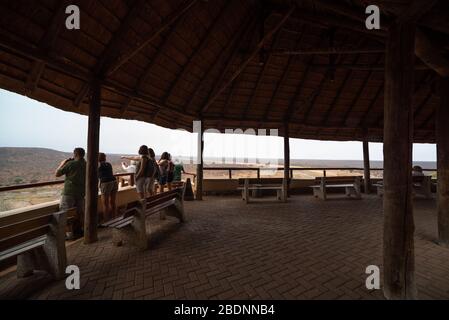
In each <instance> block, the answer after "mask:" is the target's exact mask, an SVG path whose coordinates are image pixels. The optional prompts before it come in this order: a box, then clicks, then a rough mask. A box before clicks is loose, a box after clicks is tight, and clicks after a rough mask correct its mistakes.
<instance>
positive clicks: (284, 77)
mask: <svg viewBox="0 0 449 320" xmlns="http://www.w3.org/2000/svg"><path fill="white" fill-rule="evenodd" d="M306 30H307V28H306V27H304V30H303V31H302V33H301V35H300V36H299V37H298V38H297V40H296V42H295V50H296V49H297V48H299V46H300V45H301V42H302V39H303V36H304V34H305V33H306ZM295 60H296V57H295V56H289V57H288V59H287V64H286V66H285V68H284V70H283V72H282V76H281V79H280V80H279V81H278V83H277V84H276V88H275V89H274V92H273V94H272V95H271V97H270V102H269V103H268V106H267V108H266V109H265V112H264V115H263V120H264V121H265V120H266V119H267V117H268V113H269V112H270V110H271V108H272V107H273V101H274V99H275V98H276V96H277V95H278V93H279V90H280V88H281V87H282V85H283V84H284V82H285V81H286V80H287V78H288V75H289V73H290V72H289V71H290V69H291V65H292V63H293V62H294V61H295ZM286 114H289V112H288V107H287V113H286ZM285 121H288V118H287V117H285Z"/></svg>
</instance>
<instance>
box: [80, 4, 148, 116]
mask: <svg viewBox="0 0 449 320" xmlns="http://www.w3.org/2000/svg"><path fill="white" fill-rule="evenodd" d="M147 5H148V3H147V2H146V1H145V0H136V1H135V2H134V3H133V6H132V7H131V9H130V10H129V12H128V13H127V14H126V16H125V18H124V19H123V22H122V23H121V24H120V26H119V29H118V30H117V31H116V32H114V35H113V36H112V38H111V40H109V42H108V44H107V45H106V47H105V48H104V50H103V53H102V55H101V56H100V57H99V58H98V60H97V62H96V64H95V66H94V68H93V72H94V74H96V75H98V77H104V75H105V73H106V72H107V70H108V64H110V63H111V62H110V61H111V60H113V59H114V56H116V55H117V52H119V50H120V44H121V41H122V40H123V37H124V35H125V34H126V33H127V32H128V31H129V29H130V27H131V23H132V22H133V21H134V20H135V19H136V17H137V16H138V15H139V13H140V12H141V11H142V10H144V8H145V7H146V6H147ZM89 87H90V83H85V84H84V85H83V87H82V88H81V90H80V92H79V93H78V96H77V97H76V99H75V102H74V105H75V106H76V107H79V106H80V105H81V103H82V102H83V100H84V98H85V96H86V95H87V93H88V92H89Z"/></svg>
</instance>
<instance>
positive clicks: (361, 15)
mask: <svg viewBox="0 0 449 320" xmlns="http://www.w3.org/2000/svg"><path fill="white" fill-rule="evenodd" d="M313 2H314V3H316V4H317V5H318V6H320V7H322V8H323V9H326V10H328V11H330V12H332V13H334V14H336V15H338V16H343V17H346V18H349V19H352V20H355V21H357V22H361V23H363V25H364V24H365V20H366V15H365V12H364V11H362V10H357V9H355V8H354V7H352V6H350V5H346V4H344V3H343V2H340V1H339V2H337V1H334V0H330V1H329V0H313ZM382 22H384V21H382ZM380 26H381V29H387V26H386V25H385V24H384V23H381V24H380Z"/></svg>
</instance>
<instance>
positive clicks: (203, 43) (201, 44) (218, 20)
mask: <svg viewBox="0 0 449 320" xmlns="http://www.w3.org/2000/svg"><path fill="white" fill-rule="evenodd" d="M233 3H234V2H233V1H226V2H225V5H224V6H223V7H221V9H220V11H219V13H218V16H216V17H214V19H213V22H212V24H211V25H210V26H209V27H208V28H207V29H206V32H205V33H204V35H203V37H202V38H201V40H200V42H199V44H198V45H197V46H196V48H195V49H194V50H193V52H192V54H191V55H190V56H189V59H188V60H187V62H186V64H185V65H184V66H183V68H182V70H181V73H180V74H179V75H178V76H177V77H176V79H175V81H174V82H173V83H172V84H171V85H170V88H169V89H168V90H167V93H166V94H165V96H164V98H163V104H165V103H166V102H167V101H168V99H170V97H171V95H172V94H173V91H174V90H175V89H176V88H177V86H178V84H179V81H180V80H181V79H183V78H184V76H185V75H186V74H188V73H189V72H190V70H191V69H192V65H193V63H192V61H194V60H195V57H196V56H197V54H198V53H199V52H201V51H203V50H204V49H205V48H206V47H207V45H208V44H209V41H208V40H210V37H211V34H213V32H214V30H215V29H216V28H217V26H220V23H222V22H223V21H222V20H223V18H224V17H225V13H226V12H227V10H228V9H229V8H230V7H232V6H231V5H232V4H233Z"/></svg>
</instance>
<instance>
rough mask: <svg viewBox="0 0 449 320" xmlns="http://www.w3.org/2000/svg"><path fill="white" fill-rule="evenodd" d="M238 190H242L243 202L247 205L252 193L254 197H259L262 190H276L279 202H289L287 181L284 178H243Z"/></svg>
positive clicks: (240, 180)
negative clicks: (258, 194)
mask: <svg viewBox="0 0 449 320" xmlns="http://www.w3.org/2000/svg"><path fill="white" fill-rule="evenodd" d="M237 190H242V200H243V201H245V203H247V204H248V203H249V198H250V191H252V192H253V194H252V196H253V197H257V193H258V192H261V191H262V190H275V191H276V199H277V200H279V201H282V202H286V201H287V192H286V191H287V180H285V179H282V178H263V179H257V178H241V179H239V187H238V188H237Z"/></svg>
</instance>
